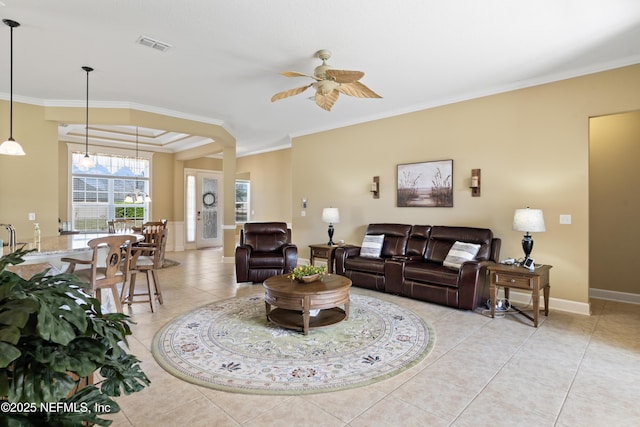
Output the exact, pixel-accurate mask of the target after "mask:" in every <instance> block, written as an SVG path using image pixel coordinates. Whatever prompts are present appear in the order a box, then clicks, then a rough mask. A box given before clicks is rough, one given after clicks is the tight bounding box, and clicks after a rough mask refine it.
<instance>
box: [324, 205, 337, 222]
mask: <svg viewBox="0 0 640 427" xmlns="http://www.w3.org/2000/svg"><path fill="white" fill-rule="evenodd" d="M322 222H326V223H329V224H337V223H339V222H340V211H339V210H338V208H324V209H322Z"/></svg>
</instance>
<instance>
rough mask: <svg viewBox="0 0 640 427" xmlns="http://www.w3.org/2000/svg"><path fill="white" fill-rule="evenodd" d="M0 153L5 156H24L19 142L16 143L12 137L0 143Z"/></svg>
mask: <svg viewBox="0 0 640 427" xmlns="http://www.w3.org/2000/svg"><path fill="white" fill-rule="evenodd" d="M0 154H5V155H7V156H24V155H25V152H24V150H23V149H22V146H21V145H20V144H18V143H17V142H16V141H15V140H14V139H13V138H9V139H7V140H6V141H5V142H3V143H2V144H0Z"/></svg>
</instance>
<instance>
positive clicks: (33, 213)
mask: <svg viewBox="0 0 640 427" xmlns="http://www.w3.org/2000/svg"><path fill="white" fill-rule="evenodd" d="M35 220H36V213H35V212H29V221H35Z"/></svg>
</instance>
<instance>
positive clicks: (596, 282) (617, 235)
mask: <svg viewBox="0 0 640 427" xmlns="http://www.w3.org/2000/svg"><path fill="white" fill-rule="evenodd" d="M589 147H590V159H591V161H590V171H589V201H590V202H589V232H590V240H591V246H590V255H589V260H590V261H589V280H590V287H591V288H596V289H603V290H609V291H616V292H627V293H633V294H640V288H639V287H638V278H637V277H636V273H637V270H636V268H637V265H638V242H640V225H639V224H638V211H640V196H639V194H640V193H639V192H638V188H640V175H638V159H640V111H636V112H632V113H626V114H616V115H610V116H604V117H596V118H592V119H591V120H590V146H589Z"/></svg>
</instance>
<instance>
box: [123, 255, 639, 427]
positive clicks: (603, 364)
mask: <svg viewBox="0 0 640 427" xmlns="http://www.w3.org/2000/svg"><path fill="white" fill-rule="evenodd" d="M167 258H170V259H173V260H176V261H179V262H180V263H181V264H180V265H179V266H175V267H171V268H167V269H163V270H162V271H161V272H160V282H161V284H162V291H163V294H164V300H165V302H164V305H162V306H159V308H158V310H157V311H156V313H151V312H150V310H149V307H148V305H146V304H137V305H134V306H133V307H132V309H131V310H130V311H129V313H130V314H131V315H132V317H133V320H134V321H135V322H137V324H135V325H133V326H132V329H133V336H132V337H131V339H130V350H131V352H132V353H134V354H135V355H136V356H138V357H139V358H140V359H141V360H142V361H143V364H142V368H143V370H144V371H145V373H146V374H147V375H148V376H149V378H150V379H151V381H152V384H151V386H150V387H148V388H146V389H145V390H143V391H142V392H139V393H135V394H132V395H130V396H124V397H120V398H118V400H117V401H118V403H119V405H120V406H121V408H122V411H121V412H120V413H118V414H114V415H112V416H111V419H113V421H114V423H113V424H112V425H113V426H176V425H183V426H216V427H218V426H247V427H250V426H283V425H287V426H313V427H323V426H352V427H370V426H403V427H408V426H489V425H491V426H563V427H564V426H566V427H573V426H638V425H640V404H639V401H638V400H639V398H640V306H638V305H633V304H624V303H618V302H611V301H602V300H594V301H592V312H593V315H592V316H583V315H574V314H568V313H563V312H558V311H553V307H551V313H550V315H549V317H547V318H545V317H544V316H542V324H541V325H540V327H539V328H537V329H536V328H533V326H531V322H529V321H528V320H527V319H525V318H524V317H522V316H519V315H518V316H511V315H508V316H505V317H503V318H496V319H491V318H489V317H488V316H485V315H483V314H482V313H480V312H467V311H460V310H455V309H451V308H447V307H442V306H438V305H434V304H428V303H424V302H419V301H413V300H410V299H406V298H400V297H395V296H391V295H385V294H381V293H376V292H372V291H367V290H364V289H359V288H354V292H362V293H367V294H374V295H376V296H378V297H380V298H384V299H388V300H391V301H395V302H398V303H400V304H402V305H404V306H407V307H409V308H411V309H412V310H413V311H415V312H416V313H419V314H421V315H423V316H424V318H426V319H428V320H429V321H430V322H431V324H432V325H433V327H434V329H435V333H436V344H435V347H434V349H433V350H432V352H431V353H430V355H429V356H428V357H427V358H426V359H425V360H424V361H422V362H421V363H420V364H418V365H416V366H414V367H413V368H411V369H409V370H407V371H405V372H403V373H402V374H400V375H398V376H395V377H393V378H390V379H387V380H384V381H381V382H378V383H375V384H373V385H369V386H366V387H361V388H357V389H352V390H346V391H339V392H333V393H321V394H315V395H304V396H262V395H246V394H237V393H227V392H221V391H216V390H210V389H206V388H203V387H199V386H196V385H192V384H190V383H187V382H184V381H182V380H179V379H177V378H175V377H173V376H172V375H170V374H168V373H167V372H165V371H164V370H163V369H162V368H160V367H159V366H158V365H157V364H156V362H155V361H154V358H153V356H152V355H151V353H150V350H149V348H150V344H151V341H152V338H153V336H154V334H155V332H156V331H157V330H158V329H159V328H160V327H161V326H162V325H164V324H165V323H166V322H168V321H170V320H171V319H173V318H174V317H176V316H177V315H179V314H182V313H184V312H187V311H189V310H191V309H193V308H195V307H198V306H201V305H204V304H206V303H209V302H213V301H217V300H221V299H226V298H230V297H233V296H236V295H246V294H252V293H259V294H261V293H262V287H261V285H259V284H256V285H251V284H237V283H236V281H235V273H234V265H233V264H231V263H223V262H222V261H221V251H220V250H218V249H211V250H197V251H185V252H171V253H167ZM140 280H142V279H140ZM552 295H553V289H552Z"/></svg>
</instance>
